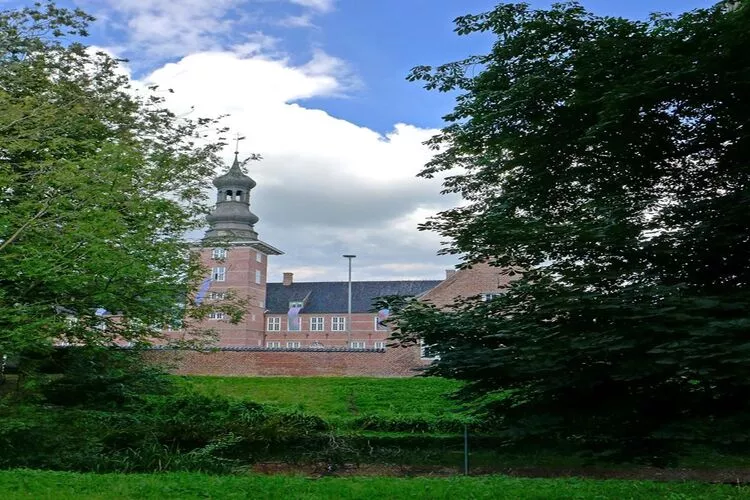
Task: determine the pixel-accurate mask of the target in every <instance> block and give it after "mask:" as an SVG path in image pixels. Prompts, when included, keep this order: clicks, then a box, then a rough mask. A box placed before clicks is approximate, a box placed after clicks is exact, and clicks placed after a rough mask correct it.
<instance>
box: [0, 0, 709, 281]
mask: <svg viewBox="0 0 750 500" xmlns="http://www.w3.org/2000/svg"><path fill="white" fill-rule="evenodd" d="M582 3H583V5H584V6H585V7H587V8H588V9H589V10H591V11H593V12H594V13H596V14H600V15H616V16H625V17H629V18H641V19H642V18H645V17H647V16H648V14H649V13H650V12H653V11H659V12H675V13H677V12H681V11H685V10H689V9H693V8H699V7H707V6H710V5H712V4H713V3H714V2H713V1H710V0H653V1H646V0H629V1H626V0H584V1H583V2H582ZM58 4H59V5H62V6H72V5H75V6H78V7H82V8H83V9H84V10H86V11H88V12H90V13H92V14H94V15H95V16H97V17H98V21H97V22H96V23H95V24H94V26H93V27H92V29H91V35H92V36H91V38H90V39H89V43H91V44H93V45H96V46H98V47H101V48H104V49H106V50H108V51H110V52H111V53H113V54H114V55H117V56H119V57H124V58H127V59H128V60H129V63H128V67H127V68H126V69H127V70H128V71H129V72H130V75H131V77H132V79H133V80H134V84H135V85H136V86H138V85H141V86H145V85H148V84H158V85H160V86H161V88H173V89H174V90H175V93H174V95H173V94H167V95H166V97H167V98H168V101H167V103H168V105H169V106H170V107H171V108H172V109H173V110H175V111H177V112H178V113H188V110H190V109H191V106H194V107H195V110H196V111H195V112H194V113H195V114H198V113H200V114H201V115H207V116H216V115H220V114H229V117H228V118H227V119H226V121H225V124H226V125H227V126H228V127H230V128H231V130H232V131H233V132H239V133H241V134H242V135H245V136H247V137H248V140H247V142H246V143H245V144H244V145H243V148H245V149H247V150H248V151H247V152H248V153H250V152H259V153H261V154H262V155H263V157H264V160H263V161H262V162H258V163H254V164H252V165H251V166H250V172H249V173H250V175H251V176H253V177H254V178H255V179H256V181H257V182H258V186H257V187H256V188H255V190H254V191H253V193H252V195H251V199H252V210H253V212H255V213H256V214H257V215H259V216H260V218H261V221H260V223H259V224H258V225H256V229H257V230H258V231H259V233H260V235H261V238H262V239H263V240H265V241H267V242H268V243H270V244H272V245H274V246H277V247H279V248H281V249H282V250H284V251H285V252H286V255H284V256H281V257H276V258H274V260H272V261H271V264H270V268H269V280H270V281H279V280H280V279H281V273H282V272H284V271H292V272H295V273H296V275H297V279H301V280H338V279H345V275H346V266H345V262H344V261H343V260H342V258H341V254H344V253H355V254H357V255H359V257H358V258H357V260H356V264H355V279H435V278H439V277H440V276H441V275H442V274H443V270H444V269H447V268H451V267H452V266H453V265H454V264H456V263H457V261H456V259H454V258H452V257H448V256H436V252H437V251H438V249H439V248H440V245H441V241H440V238H439V236H437V235H434V234H431V233H423V232H419V231H417V229H416V227H417V225H418V224H419V223H420V222H423V221H424V220H425V219H426V218H427V217H429V216H430V215H432V214H434V213H436V212H437V211H440V210H445V209H447V208H450V207H453V206H455V205H456V204H458V203H461V200H460V199H457V198H456V197H448V196H442V195H440V189H441V186H440V179H435V180H432V181H428V180H423V179H417V178H416V177H415V175H416V173H417V172H419V170H420V169H421V167H422V166H423V165H424V163H425V162H427V161H428V160H429V158H430V156H431V154H432V153H431V152H430V151H429V150H427V149H426V148H425V147H424V145H423V142H424V141H425V140H427V139H428V138H429V137H431V136H432V135H434V134H435V133H436V132H437V129H438V128H440V126H441V125H442V121H441V117H442V116H443V115H445V114H446V113H447V112H449V111H450V109H451V108H452V96H451V95H445V94H438V93H435V92H427V91H425V90H423V89H422V88H421V86H420V85H419V84H418V83H409V82H407V81H406V80H405V77H406V75H407V74H408V72H409V70H410V69H411V68H412V67H413V66H415V65H420V64H430V65H434V64H440V63H445V62H449V61H453V60H456V59H460V58H463V57H466V56H468V55H472V54H477V53H484V52H486V51H487V49H488V47H489V45H490V43H491V42H492V39H491V38H490V37H489V36H488V35H472V36H468V37H458V36H457V35H455V34H454V33H453V22H452V21H453V19H454V18H456V17H457V16H460V15H463V14H467V13H479V12H483V11H486V10H489V9H491V8H492V7H493V6H494V5H495V2H493V1H489V0H62V1H60V2H59V3H58ZM531 4H532V6H534V7H539V8H543V7H546V6H549V4H550V2H543V1H532V2H531ZM19 5H28V3H21V2H17V1H15V0H0V7H14V6H19ZM231 151H232V148H229V147H228V148H227V150H226V159H227V161H229V160H230V158H231Z"/></svg>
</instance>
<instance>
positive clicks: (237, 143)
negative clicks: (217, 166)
mask: <svg viewBox="0 0 750 500" xmlns="http://www.w3.org/2000/svg"><path fill="white" fill-rule="evenodd" d="M244 138H245V136H244V135H243V136H240V134H239V133H237V134H236V135H235V138H234V139H235V143H234V155H235V156H237V155H238V154H240V141H241V140H242V139H244Z"/></svg>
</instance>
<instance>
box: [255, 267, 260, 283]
mask: <svg viewBox="0 0 750 500" xmlns="http://www.w3.org/2000/svg"><path fill="white" fill-rule="evenodd" d="M260 278H261V276H260V269H256V270H255V282H256V283H257V284H259V285H260V282H261V279H260Z"/></svg>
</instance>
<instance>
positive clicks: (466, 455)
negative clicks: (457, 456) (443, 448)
mask: <svg viewBox="0 0 750 500" xmlns="http://www.w3.org/2000/svg"><path fill="white" fill-rule="evenodd" d="M464 475H466V476H468V475H469V425H468V424H464Z"/></svg>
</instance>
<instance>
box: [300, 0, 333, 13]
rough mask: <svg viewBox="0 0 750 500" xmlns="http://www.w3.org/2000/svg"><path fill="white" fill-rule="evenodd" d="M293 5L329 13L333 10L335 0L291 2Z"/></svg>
mask: <svg viewBox="0 0 750 500" xmlns="http://www.w3.org/2000/svg"><path fill="white" fill-rule="evenodd" d="M289 1H290V2H291V3H293V4H297V5H301V6H303V7H308V8H310V9H314V10H318V11H320V12H328V11H329V10H331V9H333V4H334V3H335V0H289Z"/></svg>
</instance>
